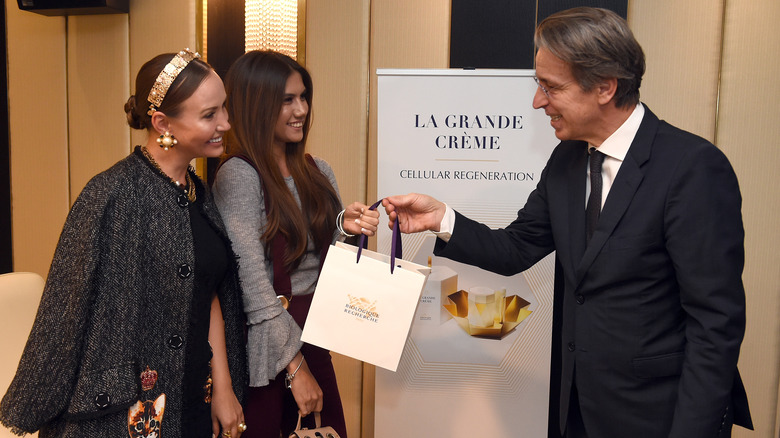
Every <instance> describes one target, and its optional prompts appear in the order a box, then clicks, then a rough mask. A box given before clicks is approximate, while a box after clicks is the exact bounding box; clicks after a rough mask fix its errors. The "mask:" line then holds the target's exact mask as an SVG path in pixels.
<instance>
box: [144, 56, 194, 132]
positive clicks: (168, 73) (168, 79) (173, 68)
mask: <svg viewBox="0 0 780 438" xmlns="http://www.w3.org/2000/svg"><path fill="white" fill-rule="evenodd" d="M195 58H200V54H198V52H191V51H190V49H184V50H182V51H181V52H179V53H177V54H176V56H174V57H173V59H171V62H169V63H168V64H167V65H166V66H165V68H164V69H162V71H161V72H160V74H159V75H157V79H156V80H155V81H154V85H152V89H151V90H150V91H149V97H147V98H146V100H147V101H149V104H150V105H149V111H147V112H146V113H147V114H149V115H150V116H151V115H152V114H154V112H155V111H157V110H158V108H160V105H162V101H163V99H165V94H166V93H167V92H168V88H170V86H171V84H172V83H173V81H175V80H176V77H177V76H179V73H181V71H182V70H184V68H185V67H187V64H189V63H190V61H192V60H193V59H195Z"/></svg>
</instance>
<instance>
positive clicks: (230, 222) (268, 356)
mask: <svg viewBox="0 0 780 438" xmlns="http://www.w3.org/2000/svg"><path fill="white" fill-rule="evenodd" d="M315 162H316V163H317V167H318V168H319V170H320V171H321V172H322V173H323V174H324V175H325V176H326V177H327V178H328V180H329V181H330V183H331V184H332V185H333V188H334V189H335V190H336V193H338V192H339V191H338V184H337V183H336V176H335V175H334V174H333V169H331V167H330V166H329V165H328V163H327V162H325V161H324V160H322V159H320V158H316V157H315ZM286 182H287V186H288V188H289V189H290V191H291V192H292V194H293V196H294V197H295V199H296V200H297V201H298V203H299V205H300V199H299V197H298V191H297V189H296V187H295V181H293V179H292V177H290V178H287V179H286ZM212 190H213V193H214V200H215V202H216V204H217V207H218V208H219V211H220V213H221V214H222V217H223V218H224V220H225V226H226V227H227V232H228V236H230V240H231V241H232V242H233V250H234V251H235V252H236V254H237V255H238V257H239V260H240V261H241V264H240V268H239V275H240V277H241V286H242V289H243V291H244V295H243V300H244V311H245V312H246V316H247V323H248V324H249V339H248V344H247V354H248V359H247V360H248V366H249V384H250V386H265V385H267V384H268V382H269V381H270V380H273V379H274V377H276V375H277V374H278V373H279V372H281V371H282V370H283V369H284V367H286V366H287V365H288V364H289V363H290V361H292V359H293V358H294V357H295V355H296V354H297V353H298V350H300V348H301V345H302V342H301V329H300V328H299V327H298V325H297V324H296V323H295V321H294V320H293V318H292V317H291V316H290V314H289V313H287V311H286V310H284V308H283V307H282V305H281V303H280V302H279V300H278V299H277V298H276V293H275V292H274V288H273V266H272V264H271V262H270V261H269V260H267V259H266V257H265V251H264V248H263V243H262V242H261V240H260V236H261V235H262V234H263V230H264V229H265V226H266V211H265V203H264V201H263V198H264V196H263V189H262V187H261V181H260V178H259V177H258V175H257V172H256V171H255V169H254V168H253V167H252V166H251V165H250V164H249V163H247V162H246V161H244V160H241V159H237V158H233V159H230V160H228V161H226V162H225V163H223V164H222V166H221V167H220V169H219V172H217V176H216V178H215V179H214V185H213V186H212ZM337 236H338V232H337V233H336V234H335V235H334V241H335V240H336V238H337ZM319 267H320V254H319V253H318V252H316V251H315V250H314V243H313V242H312V240H311V239H309V246H308V248H307V252H306V256H305V257H304V259H303V261H301V264H300V265H299V266H298V269H296V270H295V271H294V272H293V273H292V274H291V275H290V282H291V286H292V294H293V297H294V296H295V295H305V294H310V293H313V292H314V288H315V286H316V284H317V278H318V276H319ZM294 299H295V298H293V300H294Z"/></svg>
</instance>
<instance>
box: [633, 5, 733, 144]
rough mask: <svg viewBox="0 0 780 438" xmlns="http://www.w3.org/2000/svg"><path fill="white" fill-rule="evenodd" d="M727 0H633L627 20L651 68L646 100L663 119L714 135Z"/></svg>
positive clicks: (643, 90) (645, 81) (643, 93)
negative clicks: (722, 23)
mask: <svg viewBox="0 0 780 438" xmlns="http://www.w3.org/2000/svg"><path fill="white" fill-rule="evenodd" d="M722 18H723V0H691V1H687V2H679V1H675V0H631V1H629V2H628V22H629V25H630V26H631V30H632V31H633V32H634V35H635V36H636V39H637V40H638V41H639V43H640V44H641V45H642V49H643V50H644V52H645V58H646V62H647V71H646V73H645V76H644V78H643V80H642V88H641V99H642V101H643V102H645V103H646V104H647V105H648V107H650V109H651V110H653V112H655V113H656V115H658V116H659V117H660V118H662V119H665V120H667V121H668V122H669V123H671V124H673V125H675V126H678V127H680V128H682V129H685V130H688V131H691V132H693V133H695V134H698V135H700V136H702V137H704V138H706V139H708V140H710V141H713V140H714V138H715V113H716V110H717V105H718V78H719V71H720V61H721V56H720V51H721V36H722V35H721V31H722V25H721V21H722Z"/></svg>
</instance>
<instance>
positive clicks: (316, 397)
mask: <svg viewBox="0 0 780 438" xmlns="http://www.w3.org/2000/svg"><path fill="white" fill-rule="evenodd" d="M299 360H300V361H302V362H299ZM299 363H300V364H301V366H300V368H298V364H299ZM296 368H298V371H295V369H296ZM287 373H288V374H291V375H292V374H293V373H294V377H293V378H292V380H291V381H290V391H292V395H293V397H294V398H295V403H297V404H298V413H299V414H301V417H305V416H307V415H309V414H310V413H312V412H321V411H322V389H321V388H320V385H319V384H318V383H317V380H316V379H315V378H314V376H313V375H312V374H311V370H309V365H308V364H307V363H306V361H305V360H304V358H303V355H302V354H300V353H298V355H296V356H295V359H293V360H292V362H290V365H288V366H287Z"/></svg>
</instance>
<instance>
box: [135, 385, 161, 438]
mask: <svg viewBox="0 0 780 438" xmlns="http://www.w3.org/2000/svg"><path fill="white" fill-rule="evenodd" d="M164 411H165V394H160V396H159V397H157V400H154V401H152V400H147V401H145V402H141V401H140V400H139V401H137V402H136V403H135V404H134V405H133V406H130V409H128V410H127V432H128V433H129V434H130V438H160V425H161V424H162V418H163V412H164Z"/></svg>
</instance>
